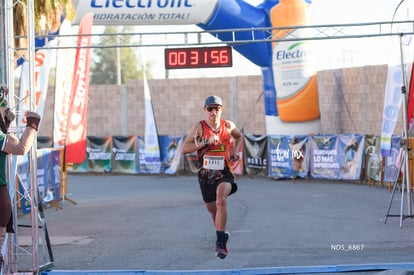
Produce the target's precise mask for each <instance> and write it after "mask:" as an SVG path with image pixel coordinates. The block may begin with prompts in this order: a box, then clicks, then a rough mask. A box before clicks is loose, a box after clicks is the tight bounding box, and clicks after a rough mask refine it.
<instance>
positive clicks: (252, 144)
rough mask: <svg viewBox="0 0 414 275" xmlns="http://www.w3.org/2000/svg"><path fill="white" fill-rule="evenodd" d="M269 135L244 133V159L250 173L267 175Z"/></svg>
mask: <svg viewBox="0 0 414 275" xmlns="http://www.w3.org/2000/svg"><path fill="white" fill-rule="evenodd" d="M267 157H268V153H267V136H266V135H261V136H255V135H250V134H246V135H244V144H243V161H244V164H245V170H246V173H247V174H248V175H252V176H253V175H257V176H267V175H268V164H267Z"/></svg>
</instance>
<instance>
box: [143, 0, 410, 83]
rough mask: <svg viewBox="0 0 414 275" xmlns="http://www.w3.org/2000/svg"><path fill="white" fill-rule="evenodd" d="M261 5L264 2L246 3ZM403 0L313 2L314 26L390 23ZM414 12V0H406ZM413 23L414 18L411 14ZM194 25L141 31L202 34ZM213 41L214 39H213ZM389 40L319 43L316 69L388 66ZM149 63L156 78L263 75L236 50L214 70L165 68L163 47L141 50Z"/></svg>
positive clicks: (317, 44)
mask: <svg viewBox="0 0 414 275" xmlns="http://www.w3.org/2000/svg"><path fill="white" fill-rule="evenodd" d="M246 2H248V3H250V4H251V5H254V6H255V5H258V4H260V3H261V2H263V0H246ZM400 2H401V0H313V2H312V17H313V22H312V25H329V24H351V23H368V22H385V21H391V20H392V16H393V13H394V10H395V9H396V7H397V6H398V4H399V3H400ZM404 5H408V6H410V7H412V8H410V9H411V10H412V11H413V13H414V0H405V1H404ZM410 20H414V17H413V16H411V15H410ZM200 30H201V29H200V28H198V27H197V26H195V25H175V26H138V27H136V31H138V32H148V31H151V32H162V31H166V32H168V31H200ZM211 39H212V41H214V38H213V37H211ZM389 40H390V38H384V37H382V38H370V39H365V38H364V39H340V40H337V39H335V40H319V41H316V42H315V45H316V48H317V59H318V64H317V70H325V69H332V68H339V67H354V66H363V65H377V64H386V63H387V55H388V52H387V51H389V46H388V44H389V42H388V41H389ZM140 50H141V51H142V54H143V55H144V56H145V57H146V61H147V62H149V63H151V64H152V71H151V74H152V76H153V78H166V77H168V78H189V77H218V76H223V77H229V76H236V75H260V74H261V68H260V67H258V66H257V65H255V64H253V63H252V62H250V61H249V60H247V59H246V58H244V57H243V56H242V55H240V54H239V53H238V52H237V51H235V50H233V66H232V67H230V68H212V69H179V70H169V71H168V75H167V72H166V70H165V69H164V48H163V47H157V48H154V47H145V48H140Z"/></svg>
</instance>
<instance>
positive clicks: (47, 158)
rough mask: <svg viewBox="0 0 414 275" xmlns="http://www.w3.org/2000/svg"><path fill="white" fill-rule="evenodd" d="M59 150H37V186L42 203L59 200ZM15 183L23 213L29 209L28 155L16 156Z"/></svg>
mask: <svg viewBox="0 0 414 275" xmlns="http://www.w3.org/2000/svg"><path fill="white" fill-rule="evenodd" d="M60 162H61V152H60V151H59V150H51V149H42V150H37V160H36V165H37V187H38V191H39V193H38V194H39V197H38V199H39V201H40V202H41V203H43V204H45V203H48V202H50V201H52V200H60V182H61V166H60ZM16 176H17V183H18V190H19V196H20V207H21V211H22V213H23V214H25V213H29V212H30V211H31V205H30V204H31V199H30V196H31V190H30V171H29V159H28V155H24V156H19V157H18V158H17V173H16Z"/></svg>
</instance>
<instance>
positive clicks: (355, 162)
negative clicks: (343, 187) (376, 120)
mask: <svg viewBox="0 0 414 275" xmlns="http://www.w3.org/2000/svg"><path fill="white" fill-rule="evenodd" d="M364 140H365V137H364V136H362V135H339V143H338V146H339V147H338V163H339V164H340V167H341V168H340V169H339V175H338V179H343V180H360V179H361V170H362V159H363V156H364Z"/></svg>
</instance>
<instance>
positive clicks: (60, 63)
mask: <svg viewBox="0 0 414 275" xmlns="http://www.w3.org/2000/svg"><path fill="white" fill-rule="evenodd" d="M71 33H72V31H71V23H70V22H69V21H68V20H63V22H62V24H61V26H60V28H59V39H58V43H59V44H58V46H59V47H60V48H59V49H58V50H57V53H56V80H55V100H54V110H53V112H54V115H53V147H55V148H63V147H64V146H65V138H66V126H67V123H68V112H69V104H70V96H71V92H72V81H73V70H74V66H75V54H76V50H75V48H74V46H76V40H75V39H73V37H70V36H68V35H70V34H71Z"/></svg>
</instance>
